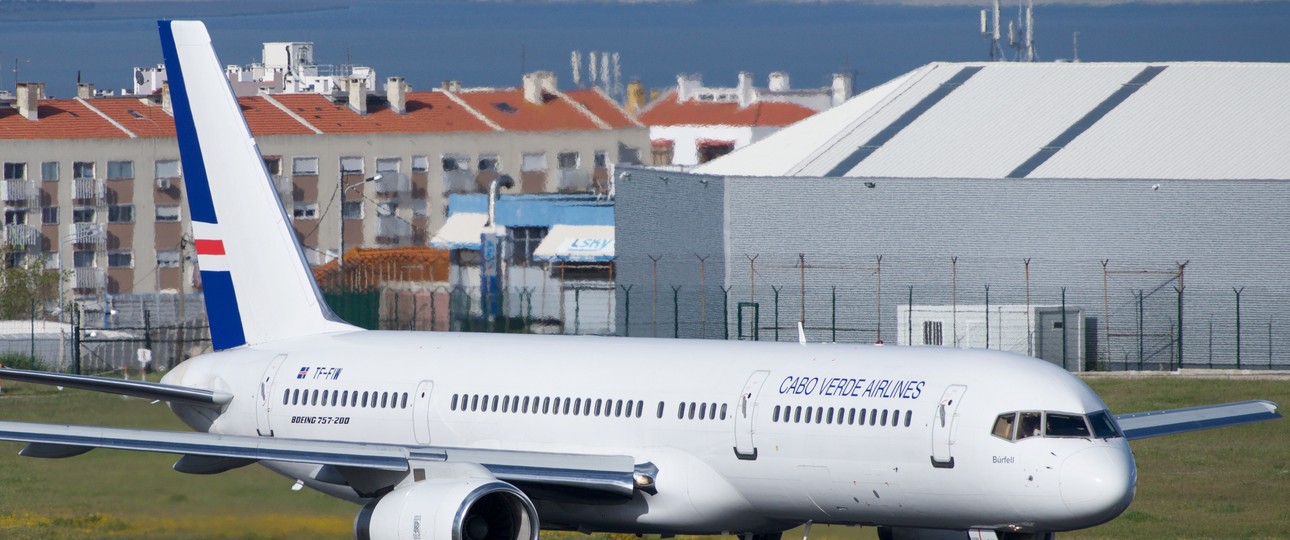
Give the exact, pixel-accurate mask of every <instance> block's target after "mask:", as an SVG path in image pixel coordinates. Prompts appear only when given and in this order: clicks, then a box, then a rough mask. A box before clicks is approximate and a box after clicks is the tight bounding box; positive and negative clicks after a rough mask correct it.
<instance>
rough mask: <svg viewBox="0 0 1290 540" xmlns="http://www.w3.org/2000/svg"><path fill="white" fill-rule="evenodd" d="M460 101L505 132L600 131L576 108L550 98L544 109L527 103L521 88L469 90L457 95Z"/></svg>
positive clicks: (543, 105) (544, 104) (547, 98)
mask: <svg viewBox="0 0 1290 540" xmlns="http://www.w3.org/2000/svg"><path fill="white" fill-rule="evenodd" d="M457 97H459V98H461V100H462V101H464V102H466V104H467V105H470V107H471V108H472V109H475V110H476V111H479V113H480V114H482V115H484V116H485V117H486V118H488V119H489V120H492V121H493V122H494V123H495V124H497V125H499V126H501V127H502V129H506V130H513V131H569V130H582V129H600V128H599V126H597V125H596V123H595V122H593V121H592V120H591V119H590V118H587V116H586V115H584V114H582V112H581V111H579V110H578V109H577V108H575V107H574V106H573V105H570V104H568V103H566V102H565V101H564V100H562V99H560V98H557V97H555V96H553V95H550V94H545V97H546V99H545V100H544V102H543V104H541V105H535V104H533V103H529V102H528V101H527V100H525V99H524V91H523V90H521V89H518V88H509V89H504V90H467V91H463V92H458V93H457Z"/></svg>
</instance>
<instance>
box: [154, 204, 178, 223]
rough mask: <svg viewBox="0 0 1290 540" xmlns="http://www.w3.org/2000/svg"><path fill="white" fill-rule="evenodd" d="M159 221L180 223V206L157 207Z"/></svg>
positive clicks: (166, 205) (164, 205) (163, 205)
mask: <svg viewBox="0 0 1290 540" xmlns="http://www.w3.org/2000/svg"><path fill="white" fill-rule="evenodd" d="M157 221H158V222H161V221H179V205H176V204H162V205H157Z"/></svg>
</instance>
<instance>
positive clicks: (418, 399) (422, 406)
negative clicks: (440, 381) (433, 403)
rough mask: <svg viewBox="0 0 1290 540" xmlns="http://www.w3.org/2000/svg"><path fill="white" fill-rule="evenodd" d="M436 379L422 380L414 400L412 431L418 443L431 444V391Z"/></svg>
mask: <svg viewBox="0 0 1290 540" xmlns="http://www.w3.org/2000/svg"><path fill="white" fill-rule="evenodd" d="M433 389H434V381H421V384H418V385H417V393H416V394H413V400H412V432H413V433H415V434H416V437H417V444H430V391H431V390H433Z"/></svg>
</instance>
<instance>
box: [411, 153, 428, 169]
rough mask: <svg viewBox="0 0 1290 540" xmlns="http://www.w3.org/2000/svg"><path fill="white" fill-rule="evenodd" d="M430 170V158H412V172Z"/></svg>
mask: <svg viewBox="0 0 1290 540" xmlns="http://www.w3.org/2000/svg"><path fill="white" fill-rule="evenodd" d="M429 170H430V158H428V157H426V156H412V172H426V171H429Z"/></svg>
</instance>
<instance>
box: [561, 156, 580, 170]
mask: <svg viewBox="0 0 1290 540" xmlns="http://www.w3.org/2000/svg"><path fill="white" fill-rule="evenodd" d="M555 161H556V165H557V166H558V167H560V168H561V169H577V168H578V165H580V162H581V161H582V160H581V159H579V155H578V153H577V152H560V153H559V154H556V159H555Z"/></svg>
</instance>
